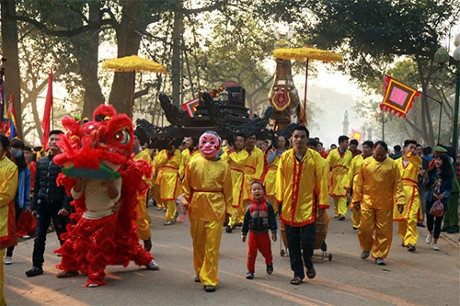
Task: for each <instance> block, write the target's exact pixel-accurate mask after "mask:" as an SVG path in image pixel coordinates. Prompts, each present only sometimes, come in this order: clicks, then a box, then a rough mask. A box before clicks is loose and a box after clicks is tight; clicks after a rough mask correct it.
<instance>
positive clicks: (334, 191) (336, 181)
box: [327, 148, 353, 198]
mask: <svg viewBox="0 0 460 306" xmlns="http://www.w3.org/2000/svg"><path fill="white" fill-rule="evenodd" d="M352 159H353V154H352V153H351V152H350V151H349V150H346V151H345V153H343V154H341V153H340V152H339V149H338V148H337V149H334V150H332V151H331V152H329V154H328V155H327V161H328V163H329V166H330V167H331V173H330V178H329V195H330V196H331V197H334V198H340V197H345V196H347V190H346V189H345V187H346V186H347V185H348V168H349V167H350V164H351V160H352Z"/></svg>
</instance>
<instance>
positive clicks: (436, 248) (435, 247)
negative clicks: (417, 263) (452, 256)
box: [433, 243, 439, 251]
mask: <svg viewBox="0 0 460 306" xmlns="http://www.w3.org/2000/svg"><path fill="white" fill-rule="evenodd" d="M433 250H435V251H439V247H438V244H437V243H433Z"/></svg>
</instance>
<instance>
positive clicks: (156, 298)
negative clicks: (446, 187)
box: [5, 207, 460, 305]
mask: <svg viewBox="0 0 460 306" xmlns="http://www.w3.org/2000/svg"><path fill="white" fill-rule="evenodd" d="M149 213H150V215H151V216H152V224H151V229H152V232H153V237H152V238H153V250H152V251H153V254H154V256H155V257H156V258H157V261H158V263H159V264H160V270H159V271H149V270H146V269H145V267H137V266H134V265H130V266H128V267H127V268H123V267H120V266H111V267H108V268H107V272H108V273H107V274H108V275H107V278H106V280H107V285H106V286H102V287H98V288H84V287H83V284H84V283H85V280H86V277H85V276H78V277H74V278H69V279H57V278H56V276H55V274H56V273H57V272H58V270H57V269H56V268H55V265H56V264H58V263H59V258H58V257H56V256H55V255H54V254H53V253H52V251H53V250H54V249H55V248H57V245H58V242H57V239H56V237H55V235H54V233H50V234H48V241H47V242H48V244H47V250H46V254H45V261H46V262H45V265H44V270H45V273H44V274H43V275H41V276H37V277H33V278H27V277H26V276H25V275H24V272H25V271H26V270H28V269H29V268H30V265H31V263H30V262H31V260H30V258H31V253H32V247H33V240H27V241H23V242H21V243H20V244H19V246H18V247H17V248H16V250H15V254H14V258H13V259H14V263H13V264H12V265H10V266H5V277H6V280H5V295H6V298H7V302H8V305H44V304H46V305H247V304H257V305H460V285H459V284H460V260H459V258H460V257H459V255H460V252H459V250H460V248H459V243H458V234H454V235H448V234H443V236H442V238H441V240H440V242H439V246H440V248H441V251H440V252H435V251H433V250H432V249H431V248H430V247H429V246H428V245H427V244H426V243H425V242H424V240H425V239H424V237H425V235H426V231H425V229H421V230H420V239H419V243H418V244H417V252H416V253H409V252H407V250H406V249H405V248H403V247H401V246H400V239H399V238H398V237H397V236H396V235H395V236H394V239H393V246H392V249H391V251H390V254H389V257H388V259H387V266H377V265H375V264H374V262H373V261H372V260H370V259H368V260H365V261H363V260H361V259H360V258H359V254H360V251H361V250H360V249H359V244H358V239H357V233H356V231H353V230H352V226H351V221H350V219H349V218H347V219H346V220H345V221H343V222H341V221H335V220H331V223H330V225H329V231H328V237H327V244H328V253H331V254H332V256H333V257H332V261H329V260H328V259H327V258H325V259H321V256H320V255H321V252H320V251H319V250H317V251H315V255H317V256H315V261H314V262H315V268H316V271H317V277H316V278H315V279H314V280H306V282H305V283H303V284H301V285H300V286H292V285H290V284H289V280H290V279H291V278H292V272H291V271H290V268H289V257H287V256H284V257H282V256H281V255H280V244H279V242H276V243H274V244H273V253H274V273H273V274H272V275H267V274H266V273H265V264H264V261H263V258H262V257H261V255H260V254H259V256H258V258H257V263H256V274H255V279H253V280H246V279H245V274H246V247H247V245H246V244H243V243H241V241H240V234H239V231H234V232H233V233H232V234H227V233H225V231H224V233H223V237H222V247H221V257H220V262H219V278H220V284H219V285H218V287H217V291H216V292H214V293H206V292H204V290H203V289H202V288H201V286H200V284H198V283H195V282H194V281H193V278H194V276H195V273H194V271H193V264H192V248H191V239H190V236H189V233H188V227H187V226H184V225H183V224H179V223H177V224H175V225H173V226H163V216H164V213H163V212H162V211H158V210H156V208H155V207H150V208H149ZM330 215H331V212H330ZM395 229H396V227H395Z"/></svg>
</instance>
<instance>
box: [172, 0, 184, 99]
mask: <svg viewBox="0 0 460 306" xmlns="http://www.w3.org/2000/svg"><path fill="white" fill-rule="evenodd" d="M177 6H178V9H177V10H176V11H175V12H174V28H173V34H172V35H173V38H172V39H173V45H172V59H171V62H172V64H171V82H172V99H173V104H174V105H176V106H180V105H181V104H182V103H181V102H182V101H181V84H182V82H181V71H182V69H181V67H182V65H181V53H182V35H183V34H184V16H183V14H182V10H181V9H182V2H180V3H179V4H178V5H177Z"/></svg>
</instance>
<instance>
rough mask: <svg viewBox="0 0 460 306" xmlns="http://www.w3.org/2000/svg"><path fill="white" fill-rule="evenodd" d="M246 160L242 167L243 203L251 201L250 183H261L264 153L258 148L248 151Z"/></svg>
mask: <svg viewBox="0 0 460 306" xmlns="http://www.w3.org/2000/svg"><path fill="white" fill-rule="evenodd" d="M248 154H249V156H248V159H247V160H246V164H245V165H244V195H243V199H244V202H246V203H247V202H250V201H251V181H252V180H258V181H261V179H262V173H263V172H264V152H262V150H261V149H259V148H258V147H254V148H253V149H252V150H251V152H249V151H248Z"/></svg>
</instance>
